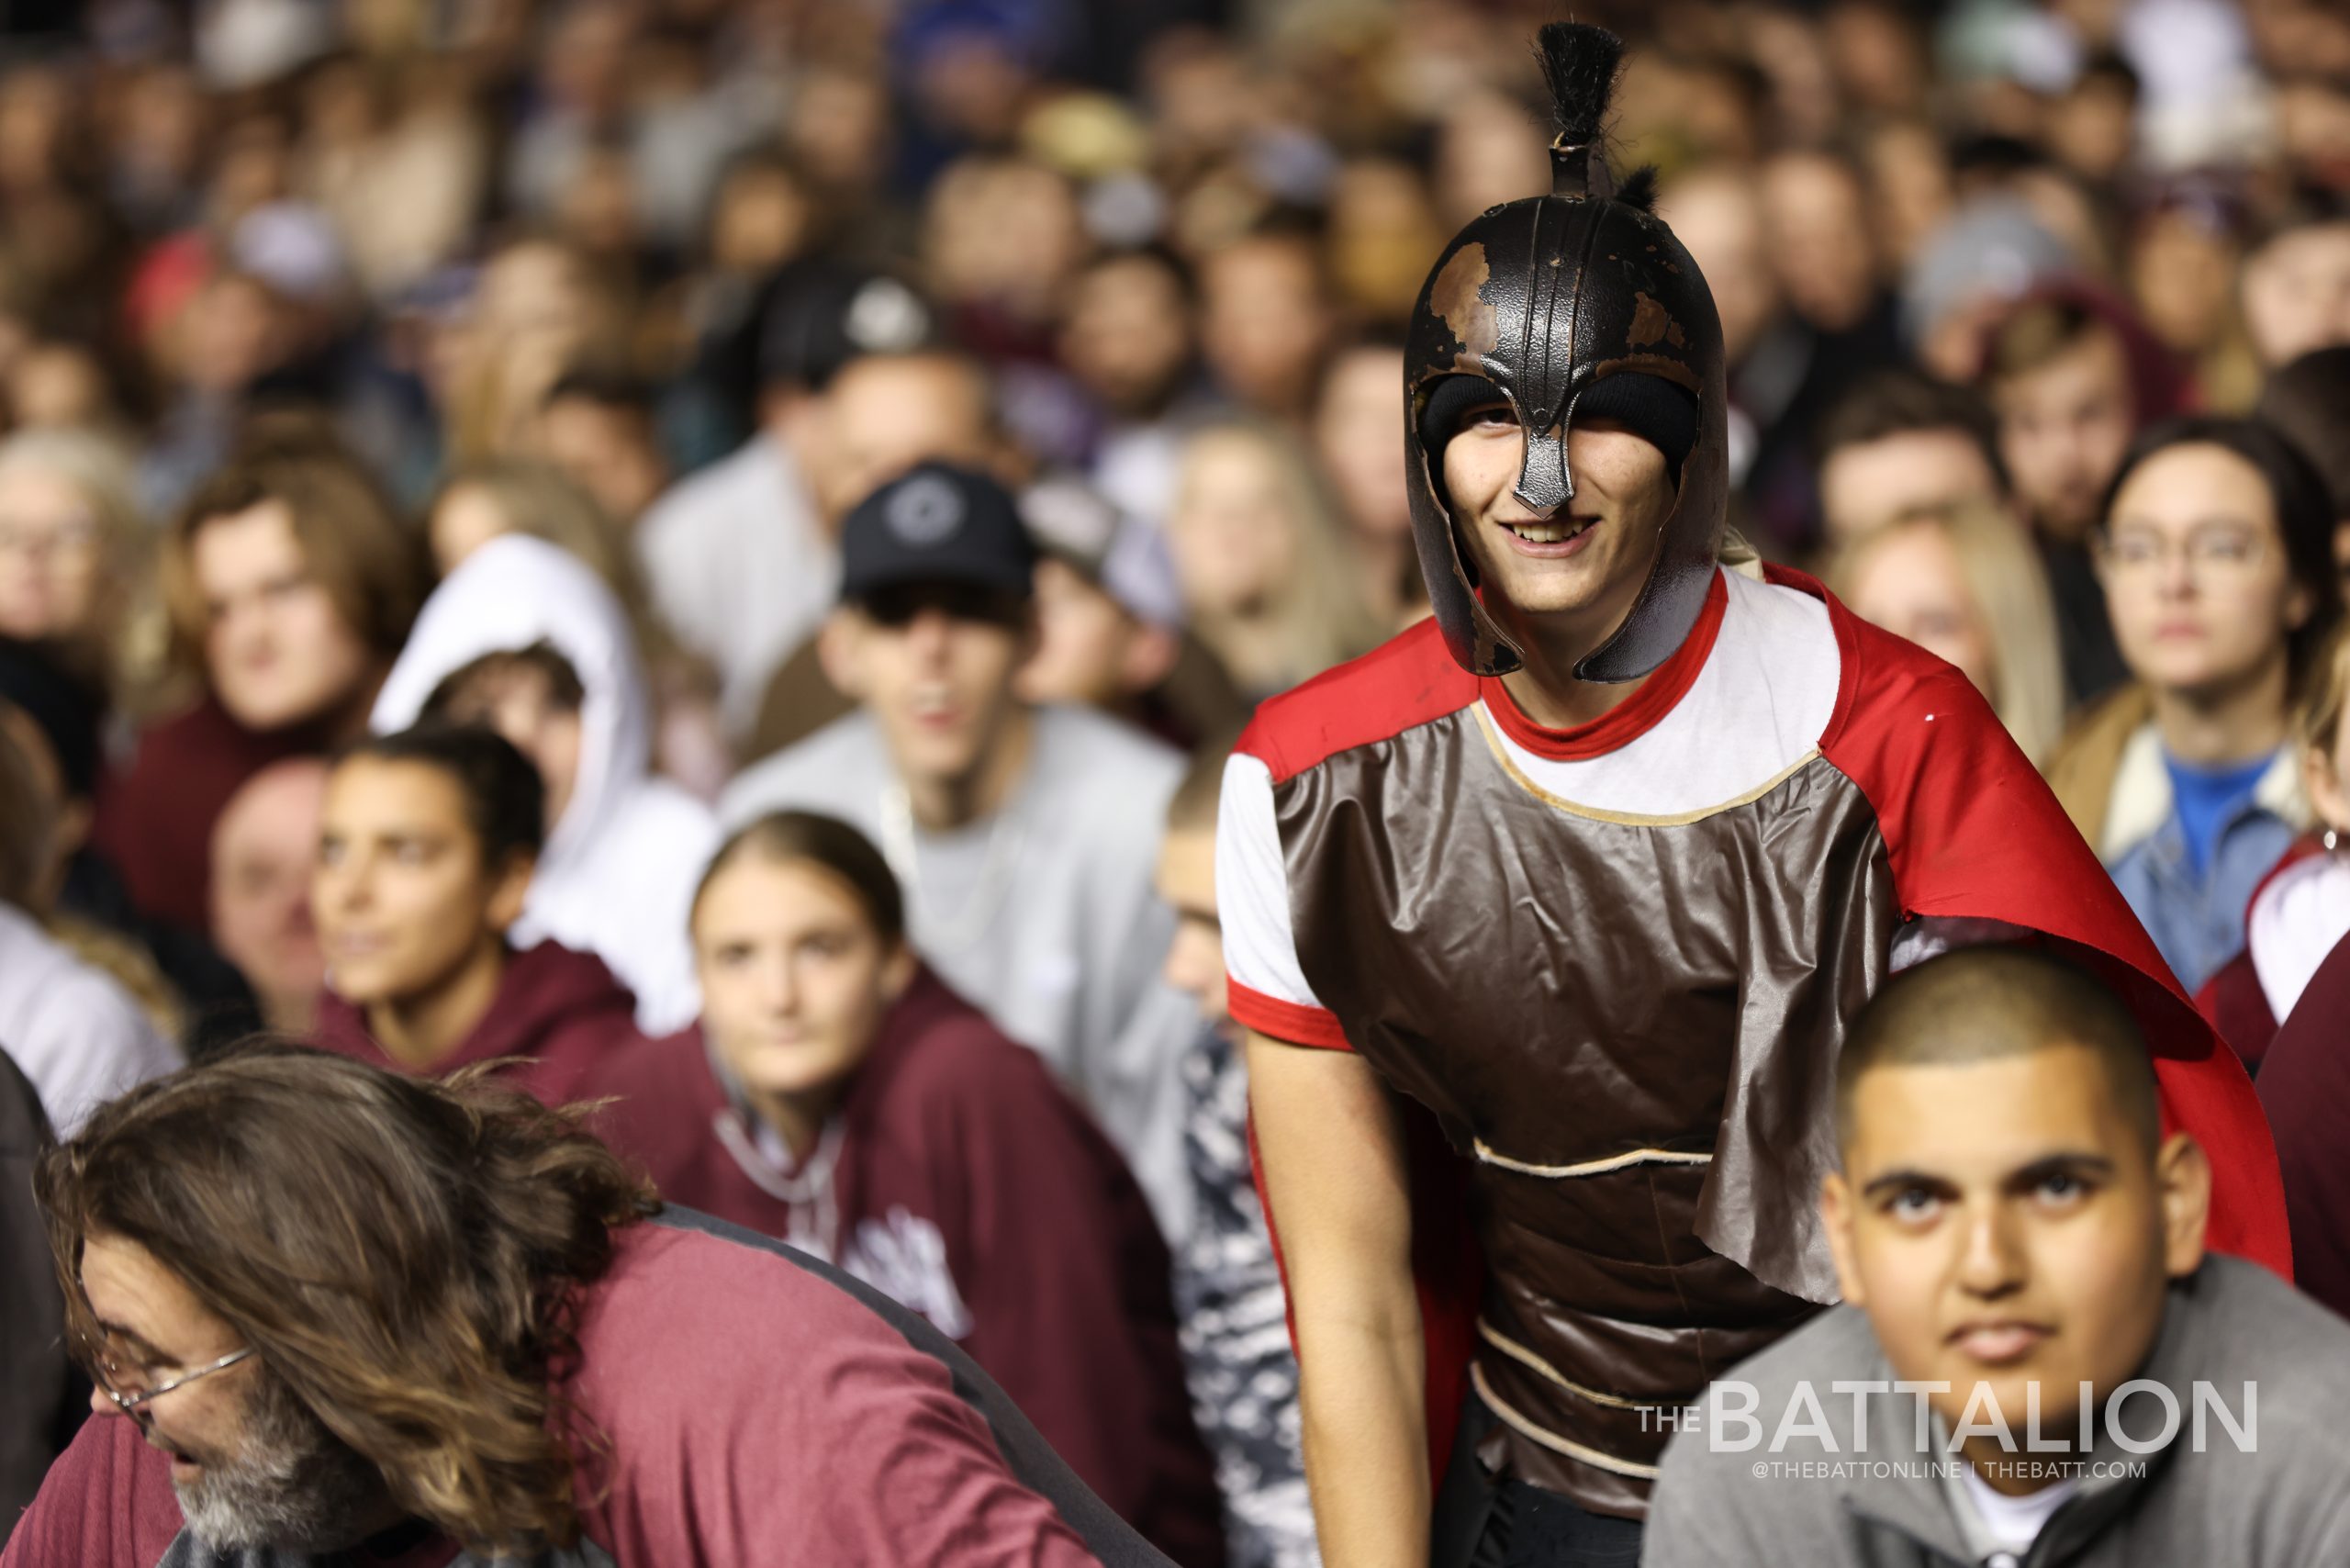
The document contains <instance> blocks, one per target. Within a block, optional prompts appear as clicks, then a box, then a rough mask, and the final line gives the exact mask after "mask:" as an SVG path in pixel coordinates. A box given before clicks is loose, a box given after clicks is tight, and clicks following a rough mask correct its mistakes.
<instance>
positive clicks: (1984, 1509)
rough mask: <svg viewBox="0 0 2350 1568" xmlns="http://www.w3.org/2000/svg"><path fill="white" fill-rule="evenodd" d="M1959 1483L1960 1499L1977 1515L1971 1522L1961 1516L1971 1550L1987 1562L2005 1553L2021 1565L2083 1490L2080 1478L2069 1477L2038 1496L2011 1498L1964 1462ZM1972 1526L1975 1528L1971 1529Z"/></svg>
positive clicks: (2027, 1495) (1960, 1469)
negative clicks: (2043, 1532) (2058, 1512)
mask: <svg viewBox="0 0 2350 1568" xmlns="http://www.w3.org/2000/svg"><path fill="white" fill-rule="evenodd" d="M1958 1479H1959V1484H1960V1492H1959V1495H1960V1496H1961V1497H1962V1498H1964V1503H1965V1506H1967V1507H1968V1508H1972V1509H1973V1510H1974V1513H1975V1518H1973V1519H1972V1520H1971V1521H1970V1520H1968V1519H1967V1518H1964V1516H1963V1515H1962V1517H1961V1518H1960V1519H1959V1528H1960V1529H1961V1531H1962V1532H1963V1533H1964V1535H1965V1536H1966V1538H1967V1545H1968V1547H1969V1548H1970V1549H1971V1550H1973V1551H1977V1552H1980V1553H1982V1555H1983V1557H1984V1559H1985V1560H1986V1562H1987V1561H1996V1560H1997V1557H1998V1556H2000V1555H2001V1554H2002V1553H2004V1554H2006V1555H2008V1556H2009V1557H2012V1558H2014V1559H2016V1560H2017V1561H2018V1562H2020V1561H2021V1560H2022V1559H2023V1558H2024V1556H2025V1555H2026V1554H2027V1553H2029V1552H2030V1551H2031V1543H2032V1542H2033V1541H2035V1540H2039V1539H2040V1532H2041V1530H2042V1529H2043V1528H2045V1527H2046V1525H2047V1523H2048V1521H2049V1520H2050V1519H2052V1518H2054V1517H2055V1515H2056V1510H2057V1509H2059V1508H2061V1507H2063V1506H2065V1503H2066V1502H2067V1501H2068V1500H2070V1499H2071V1497H2072V1495H2073V1494H2074V1493H2076V1492H2078V1491H2079V1490H2080V1489H2081V1480H2080V1477H2079V1476H2077V1475H2068V1476H2066V1477H2065V1478H2064V1479H2063V1480H2061V1481H2056V1482H2053V1483H2051V1484H2048V1485H2046V1486H2042V1488H2041V1489H2040V1490H2039V1491H2037V1492H2026V1493H2024V1494H2022V1495H2020V1496H2012V1497H2011V1496H2009V1495H2008V1494H2006V1493H2004V1492H1995V1491H1993V1490H1992V1489H1991V1484H1990V1483H1989V1482H1987V1481H1986V1480H1984V1479H1983V1477H1982V1476H1981V1475H1980V1474H1979V1473H1976V1471H1975V1467H1974V1466H1973V1465H1971V1464H1967V1463H1965V1462H1964V1461H1962V1462H1960V1467H1959V1473H1958ZM1970 1523H1971V1524H1973V1525H1974V1526H1975V1527H1976V1528H1975V1529H1968V1528H1967V1527H1968V1525H1969V1524H1970Z"/></svg>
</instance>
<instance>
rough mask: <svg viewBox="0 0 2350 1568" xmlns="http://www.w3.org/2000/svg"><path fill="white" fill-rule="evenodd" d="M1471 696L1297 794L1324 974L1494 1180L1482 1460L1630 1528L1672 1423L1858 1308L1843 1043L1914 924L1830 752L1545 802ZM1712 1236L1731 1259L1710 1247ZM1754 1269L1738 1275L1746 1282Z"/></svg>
mask: <svg viewBox="0 0 2350 1568" xmlns="http://www.w3.org/2000/svg"><path fill="white" fill-rule="evenodd" d="M1491 723H1492V721H1491V720H1490V719H1489V718H1487V717H1486V716H1484V715H1483V713H1482V712H1481V711H1480V710H1479V709H1478V708H1476V707H1475V706H1473V705H1472V706H1468V707H1464V708H1462V709H1460V710H1459V711H1454V712H1451V713H1449V714H1446V715H1444V716H1442V717H1440V718H1437V719H1435V720H1434V721H1432V722H1425V723H1421V724H1418V725H1416V726H1415V727H1412V728H1408V729H1405V730H1404V731H1403V733H1401V734H1396V735H1393V736H1392V737H1390V738H1388V739H1385V740H1382V741H1378V742H1375V743H1373V744H1371V745H1357V746H1353V747H1351V748H1349V749H1346V750H1342V751H1340V752H1338V753H1337V755H1335V756H1329V757H1327V758H1326V759H1324V760H1322V761H1320V762H1318V763H1316V764H1315V766H1313V767H1308V768H1306V769H1305V770H1304V771H1303V772H1302V773H1299V774H1298V775H1296V776H1295V777H1293V778H1288V779H1286V780H1285V781H1284V782H1282V783H1281V785H1280V786H1279V787H1278V789H1277V790H1276V791H1275V812H1276V816H1277V819H1278V822H1279V825H1280V831H1281V845H1282V847H1283V855H1284V858H1285V860H1286V863H1287V869H1288V873H1289V879H1290V890H1291V904H1292V919H1293V922H1294V931H1295V940H1296V950H1297V957H1298V961H1299V964H1300V967H1301V968H1302V969H1303V970H1304V976H1305V978H1306V979H1307V980H1309V981H1310V982H1311V983H1312V985H1313V988H1314V991H1315V994H1316V995H1317V996H1318V997H1320V998H1322V999H1323V1001H1324V1002H1325V1003H1326V1005H1327V1006H1328V1007H1329V1008H1330V1009H1331V1010H1332V1011H1333V1012H1334V1013H1335V1014H1337V1018H1338V1020H1339V1022H1340V1023H1341V1024H1342V1025H1344V1028H1345V1032H1346V1037H1347V1039H1348V1041H1349V1042H1350V1043H1351V1044H1352V1045H1353V1046H1354V1048H1355V1049H1356V1050H1357V1051H1358V1052H1360V1054H1361V1055H1362V1056H1364V1057H1365V1058H1368V1059H1369V1060H1371V1062H1372V1063H1373V1064H1374V1065H1375V1066H1376V1067H1377V1068H1378V1069H1379V1070H1380V1071H1381V1072H1382V1074H1383V1075H1384V1076H1385V1077H1386V1079H1387V1081H1389V1082H1390V1083H1391V1084H1392V1085H1393V1086H1394V1087H1395V1088H1397V1089H1399V1090H1401V1091H1402V1092H1404V1093H1406V1094H1408V1095H1410V1096H1411V1097H1412V1098H1413V1099H1416V1100H1417V1101H1419V1102H1420V1103H1422V1104H1424V1105H1426V1106H1427V1108H1428V1109H1429V1110H1431V1111H1432V1112H1434V1113H1435V1114H1436V1116H1437V1119H1438V1122H1439V1123H1440V1124H1441V1126H1443V1129H1444V1131H1445V1134H1446V1137H1448V1138H1449V1141H1450V1142H1451V1144H1452V1146H1453V1147H1454V1148H1456V1149H1457V1150H1459V1151H1460V1152H1461V1153H1462V1154H1464V1155H1466V1156H1469V1157H1470V1158H1471V1159H1472V1161H1473V1164H1472V1178H1471V1190H1472V1223H1473V1224H1474V1226H1475V1227H1476V1231H1477V1238H1478V1240H1479V1242H1480V1243H1481V1244H1482V1246H1483V1251H1484V1256H1485V1258H1486V1260H1487V1269H1488V1274H1487V1281H1486V1285H1485V1289H1484V1299H1483V1313H1482V1317H1481V1321H1480V1324H1479V1332H1480V1342H1479V1344H1478V1346H1477V1353H1476V1360H1475V1362H1474V1364H1473V1366H1472V1380H1473V1382H1474V1383H1475V1386H1476V1387H1477V1388H1478V1390H1479V1392H1480V1393H1481V1394H1483V1397H1484V1398H1485V1400H1486V1402H1487V1403H1488V1404H1489V1405H1490V1406H1492V1407H1493V1409H1494V1412H1495V1414H1496V1415H1498V1416H1500V1417H1501V1418H1502V1419H1501V1423H1500V1425H1498V1426H1497V1427H1496V1428H1494V1434H1493V1436H1492V1437H1490V1438H1489V1439H1487V1443H1486V1448H1485V1450H1483V1453H1482V1457H1483V1459H1484V1460H1485V1462H1486V1463H1487V1464H1488V1465H1489V1466H1491V1467H1493V1468H1494V1469H1495V1470H1496V1471H1498V1472H1500V1473H1507V1474H1511V1475H1515V1476H1517V1477H1520V1478H1522V1479H1524V1480H1527V1481H1529V1482H1532V1483H1534V1484H1537V1485H1540V1486H1544V1487H1547V1488H1550V1489H1551V1490H1554V1491H1558V1492H1561V1493H1563V1494H1565V1495H1568V1496H1570V1497H1572V1498H1573V1499H1574V1500H1575V1501H1577V1502H1578V1503H1580V1504H1582V1505H1583V1506H1586V1507H1590V1508H1593V1509H1595V1510H1599V1511H1604V1512H1608V1513H1616V1514H1638V1513H1639V1512H1641V1511H1642V1510H1643V1508H1644V1506H1645V1502H1646V1497H1647V1493H1648V1483H1649V1479H1650V1478H1651V1476H1652V1475H1653V1473H1654V1470H1653V1467H1654V1465H1655V1463H1656V1461H1657V1458H1658V1456H1659V1454H1660V1453H1661V1451H1662V1448H1663V1445H1664V1442H1665V1440H1666V1439H1668V1438H1669V1437H1670V1436H1671V1431H1670V1428H1667V1427H1665V1426H1663V1425H1662V1423H1661V1422H1660V1421H1659V1420H1658V1418H1657V1415H1656V1413H1655V1409H1652V1408H1651V1407H1660V1408H1673V1409H1677V1408H1678V1407H1679V1406H1682V1405H1684V1403H1686V1402H1688V1401H1689V1400H1691V1399H1692V1398H1694V1397H1695V1395H1696V1394H1698V1392H1699V1391H1700V1390H1701V1389H1702V1388H1703V1386H1704V1385H1705V1383H1707V1380H1708V1379H1710V1378H1712V1377H1714V1376H1717V1375H1719V1374H1720V1373H1722V1372H1725V1371H1726V1370H1727V1369H1728V1368H1729V1366H1730V1365H1731V1364H1732V1363H1733V1362H1735V1361H1738V1360H1740V1358H1742V1357H1744V1356H1746V1355H1748V1354H1751V1352H1753V1351H1754V1350H1759V1349H1760V1348H1762V1346H1764V1345H1766V1344H1768V1343H1769V1342H1771V1341H1772V1340H1773V1339H1774V1338H1777V1337H1778V1336H1779V1335H1781V1334H1783V1333H1785V1332H1786V1331H1787V1330H1788V1329H1789V1328H1791V1327H1794V1326H1795V1325H1796V1324H1797V1323H1799V1322H1801V1321H1802V1320H1803V1319H1804V1318H1805V1317H1806V1316H1808V1315H1809V1313H1810V1312H1811V1311H1812V1310H1813V1305H1812V1302H1811V1301H1807V1300H1806V1299H1804V1297H1803V1296H1799V1295H1796V1294H1788V1293H1787V1291H1785V1290H1781V1289H1774V1288H1773V1286H1771V1285H1768V1284H1765V1283H1763V1282H1762V1280H1761V1279H1758V1278H1757V1277H1756V1273H1758V1272H1759V1273H1762V1274H1763V1275H1765V1276H1767V1277H1769V1278H1771V1279H1773V1280H1774V1281H1777V1282H1780V1283H1782V1284H1785V1285H1786V1286H1788V1287H1790V1288H1791V1289H1802V1290H1803V1291H1804V1292H1805V1293H1806V1294H1807V1295H1810V1296H1811V1297H1813V1298H1814V1299H1815V1300H1826V1299H1830V1298H1831V1297H1832V1296H1833V1294H1834V1290H1833V1275H1832V1272H1831V1271H1830V1269H1829V1266H1828V1263H1827V1260H1826V1255H1825V1249H1824V1243H1823V1242H1822V1239H1821V1238H1820V1236H1819V1232H1818V1219H1817V1215H1816V1210H1815V1202H1816V1197H1817V1194H1816V1193H1814V1192H1812V1191H1809V1190H1807V1189H1806V1190H1795V1187H1796V1184H1795V1183H1790V1182H1785V1181H1782V1180H1778V1179H1775V1171H1776V1170H1777V1169H1778V1168H1779V1167H1780V1165H1781V1163H1782V1160H1783V1159H1784V1158H1785V1156H1787V1155H1790V1154H1793V1153H1795V1152H1796V1148H1797V1146H1808V1153H1809V1156H1810V1158H1808V1159H1796V1160H1792V1161H1788V1163H1791V1164H1793V1165H1795V1166H1797V1167H1799V1168H1803V1169H1820V1168H1824V1166H1825V1165H1826V1164H1827V1163H1829V1162H1831V1161H1832V1159H1833V1139H1834V1129H1833V1126H1832V1099H1833V1079H1834V1072H1835V1062H1836V1057H1837V1051H1838V1047H1839V1046H1840V1045H1841V1041H1842V1039H1843V1036H1844V1031H1845V1029H1846V1027H1847V1025H1848V1024H1849V1022H1850V1020H1851V1019H1852V1016H1853V1015H1854V1014H1855V1013H1856V1012H1857V1011H1858V1009H1859V1008H1860V1006H1861V1005H1862V1003H1863V1002H1864V1001H1865V1000H1866V999H1867V998H1868V996H1869V995H1870V994H1871V992H1872V991H1874V989H1875V987H1876V986H1877V984H1878V983H1879V982H1880V981H1881V980H1883V978H1884V976H1885V973H1886V965H1887V960H1888V955H1889V952H1890V948H1891V944H1892V937H1893V932H1894V927H1895V925H1896V924H1897V922H1898V920H1899V918H1900V917H1899V912H1898V906H1897V902H1896V899H1895V894H1894V888H1893V876H1892V870H1891V868H1890V865H1889V864H1888V860H1887V857H1886V846H1885V842H1884V839H1883V837H1882V835H1881V834H1880V833H1879V831H1878V826H1877V822H1876V818H1875V815H1874V812H1873V811H1872V810H1871V808H1870V806H1869V803H1868V801H1866V799H1865V798H1864V797H1863V795H1862V793H1861V791H1860V790H1859V789H1858V788H1857V787H1856V786H1855V785H1853V784H1852V781H1851V780H1850V779H1848V778H1845V777H1844V775H1843V774H1841V773H1840V772H1839V771H1837V769H1836V768H1835V767H1833V766H1831V765H1830V763H1829V762H1827V761H1826V760H1825V759H1823V758H1821V757H1820V756H1818V755H1816V754H1815V755H1813V756H1809V757H1807V758H1806V759H1804V760H1802V761H1800V762H1798V763H1797V764H1796V766H1795V767H1793V768H1792V769H1791V770H1790V771H1788V772H1787V773H1785V774H1784V775H1783V776H1781V777H1780V778H1777V779H1775V780H1774V781H1772V782H1771V783H1770V784H1769V785H1768V786H1767V787H1766V788H1764V789H1763V790H1762V791H1761V792H1760V793H1758V794H1756V795H1754V796H1752V797H1751V798H1749V799H1746V800H1742V801H1733V802H1730V803H1728V804H1725V805H1723V806H1721V807H1718V808H1717V809H1714V810H1712V811H1710V812H1698V813H1695V814H1693V815H1690V816H1685V817H1667V818H1646V819H1643V818H1636V817H1629V816H1626V815H1622V814H1619V813H1610V812H1594V811H1589V810H1586V809H1584V808H1582V807H1579V806H1575V805H1572V804H1570V803H1568V802H1566V801H1560V800H1558V799H1556V798H1554V797H1551V796H1550V795H1547V794H1545V793H1544V792H1542V791H1541V790H1540V789H1539V786H1537V785H1536V784H1534V782H1533V781H1532V780H1531V779H1529V778H1527V777H1526V776H1525V775H1524V774H1523V773H1522V772H1520V771H1519V770H1518V769H1517V767H1516V766H1515V765H1514V764H1513V762H1512V761H1511V760H1510V759H1509V757H1508V756H1507V755H1506V754H1505V752H1504V751H1503V749H1502V748H1501V746H1500V745H1499V744H1498V742H1497V740H1496V738H1495V737H1494V734H1492V733H1491V732H1490V729H1489V726H1490V725H1491ZM1701 1233H1702V1234H1704V1235H1705V1236H1706V1237H1707V1238H1708V1240H1710V1241H1711V1242H1712V1245H1710V1246H1709V1245H1708V1244H1707V1241H1701V1240H1699V1239H1698V1238H1699V1235H1700V1234H1701ZM1732 1258H1738V1259H1740V1260H1743V1261H1744V1262H1745V1263H1746V1265H1747V1266H1746V1267H1741V1266H1740V1262H1736V1261H1732Z"/></svg>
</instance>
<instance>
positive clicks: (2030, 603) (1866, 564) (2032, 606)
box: [1827, 501, 2065, 763]
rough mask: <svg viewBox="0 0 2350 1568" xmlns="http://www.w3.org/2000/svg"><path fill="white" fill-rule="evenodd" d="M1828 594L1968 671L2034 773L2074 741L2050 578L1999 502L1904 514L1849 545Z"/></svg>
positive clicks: (1832, 568) (1831, 573)
mask: <svg viewBox="0 0 2350 1568" xmlns="http://www.w3.org/2000/svg"><path fill="white" fill-rule="evenodd" d="M1827 577H1828V585H1829V587H1830V588H1832V589H1834V590H1835V593H1836V595H1837V597H1838V598H1840V599H1843V600H1844V602H1845V603H1846V604H1847V605H1849V606H1851V607H1852V612H1853V613H1854V614H1856V615H1858V616H1860V617H1861V618H1862V619H1863V620H1864V621H1872V622H1875V623H1876V624H1877V625H1879V626H1882V627H1884V628H1885V629H1886V631H1888V632H1891V633H1895V634H1896V635H1898V636H1902V637H1907V638H1908V639H1909V641H1911V642H1913V643H1915V644H1918V645H1919V647H1922V648H1924V649H1925V650H1926V651H1927V652H1929V653H1932V654H1937V655H1941V656H1942V657H1943V658H1945V659H1948V660H1949V661H1950V662H1951V663H1952V664H1953V665H1955V666H1958V668H1959V670H1960V672H1961V673H1962V674H1964V676H1965V677H1966V678H1967V679H1969V680H1971V681H1973V682H1974V683H1975V689H1976V690H1978V691H1980V692H1982V693H1983V695H1984V697H1985V698H1986V699H1987V700H1989V702H1990V704H1991V708H1992V711H1994V712H1996V713H1997V714H1998V716H1999V722H2001V723H2003V724H2005V725H2006V726H2007V728H2008V734H2009V735H2011V736H2013V737H2014V738H2015V743H2016V745H2019V746H2020V747H2021V748H2022V749H2023V753H2024V755H2025V756H2029V757H2031V759H2032V761H2033V762H2035V763H2042V762H2045V761H2046V760H2047V757H2048V755H2049V753H2050V752H2051V751H2053V749H2054V747H2055V745H2056V743H2057V741H2058V740H2059V739H2060V738H2061V737H2062V735H2063V734H2064V729H2065V671H2064V662H2063V658H2062V655H2061V654H2060V653H2059V651H2058V641H2057V630H2056V605H2055V600H2054V599H2053V597H2052V596H2051V594H2050V592H2049V588H2048V577H2047V574H2046V572H2045V571H2044V570H2043V569H2042V566H2041V564H2040V557H2039V556H2038V554H2035V553H2034V551H2033V550H2032V547H2031V540H2030V539H2029V538H2028V537H2026V535H2025V533H2024V531H2023V529H2022V527H2021V525H2020V524H2019V523H2018V522H2017V521H2015V519H2014V518H2013V517H2012V516H2010V515H2009V513H2008V512H2007V511H2006V510H2004V509H2003V508H2001V507H1999V506H1997V505H1996V504H1994V503H1992V502H1989V501H1979V502H1977V501H1962V502H1959V503H1956V504H1954V505H1952V506H1948V507H1937V508H1932V509H1930V510H1920V511H1915V512H1909V513H1905V514H1904V515H1902V516H1900V517H1897V518H1896V519H1894V520H1893V521H1891V522H1888V523H1886V524H1885V525H1884V526H1883V527H1881V528H1877V529H1873V530H1871V531H1870V532H1866V533H1864V534H1863V535H1861V536H1860V537H1859V538H1858V539H1855V540H1853V541H1852V543H1849V544H1846V545H1845V546H1844V547H1843V548H1842V549H1841V551H1839V552H1838V553H1837V554H1836V555H1835V557H1834V558H1833V559H1832V560H1831V561H1830V565H1829V568H1828V573H1827Z"/></svg>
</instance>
